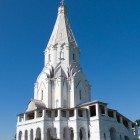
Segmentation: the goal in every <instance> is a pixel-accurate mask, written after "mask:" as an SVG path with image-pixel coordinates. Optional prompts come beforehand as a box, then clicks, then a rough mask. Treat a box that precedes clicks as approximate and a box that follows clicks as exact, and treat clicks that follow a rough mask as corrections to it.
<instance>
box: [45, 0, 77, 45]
mask: <svg viewBox="0 0 140 140" xmlns="http://www.w3.org/2000/svg"><path fill="white" fill-rule="evenodd" d="M57 44H58V45H62V44H66V45H68V46H74V47H77V44H76V41H75V38H74V35H73V33H72V30H71V27H70V24H69V21H68V18H67V12H66V7H65V6H64V0H62V1H61V5H60V6H59V8H58V16H57V19H56V23H55V26H54V29H53V32H52V34H51V37H50V40H49V42H48V45H47V47H50V46H55V45H57Z"/></svg>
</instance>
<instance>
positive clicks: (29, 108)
mask: <svg viewBox="0 0 140 140" xmlns="http://www.w3.org/2000/svg"><path fill="white" fill-rule="evenodd" d="M41 108H46V105H45V104H44V103H43V102H42V101H40V100H32V101H30V102H29V104H28V106H27V109H26V112H29V111H33V110H36V109H41Z"/></svg>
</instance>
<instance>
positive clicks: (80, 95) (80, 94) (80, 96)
mask: <svg viewBox="0 0 140 140" xmlns="http://www.w3.org/2000/svg"><path fill="white" fill-rule="evenodd" d="M79 98H80V100H82V93H81V90H80V91H79Z"/></svg>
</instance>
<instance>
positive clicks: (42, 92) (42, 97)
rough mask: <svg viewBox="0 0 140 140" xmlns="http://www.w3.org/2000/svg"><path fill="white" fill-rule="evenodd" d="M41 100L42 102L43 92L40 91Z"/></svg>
mask: <svg viewBox="0 0 140 140" xmlns="http://www.w3.org/2000/svg"><path fill="white" fill-rule="evenodd" d="M41 100H43V90H42V91H41Z"/></svg>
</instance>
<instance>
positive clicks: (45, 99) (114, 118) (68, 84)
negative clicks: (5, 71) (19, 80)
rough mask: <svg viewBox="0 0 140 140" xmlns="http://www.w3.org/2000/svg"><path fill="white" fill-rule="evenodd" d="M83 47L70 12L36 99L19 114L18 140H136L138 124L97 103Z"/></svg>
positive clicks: (52, 44)
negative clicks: (83, 59) (84, 65)
mask: <svg viewBox="0 0 140 140" xmlns="http://www.w3.org/2000/svg"><path fill="white" fill-rule="evenodd" d="M79 59H80V55H79V48H78V46H77V43H76V40H75V38H74V35H73V33H72V30H71V27H70V24H69V22H68V18H67V13H66V8H65V6H64V5H63V4H62V5H61V6H60V7H59V9H58V16H57V20H56V23H55V26H54V29H53V32H52V35H51V37H50V40H49V42H48V45H47V47H46V49H45V63H44V68H43V70H42V71H41V73H40V74H39V76H38V77H37V80H36V83H35V86H34V99H33V100H31V101H30V102H29V104H28V105H27V108H26V111H25V112H24V113H21V114H19V115H18V122H17V132H16V135H17V136H16V137H17V140H35V139H37V138H38V140H50V138H51V137H52V138H58V139H60V140H136V139H137V129H136V124H135V123H134V122H132V121H131V120H129V119H128V118H126V117H125V116H123V115H122V114H120V113H119V112H118V111H117V110H114V109H109V108H108V105H107V103H104V102H100V101H91V98H90V94H91V92H90V84H89V82H88V80H87V79H86V76H85V75H84V73H83V71H82V69H81V67H80V62H79Z"/></svg>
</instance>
